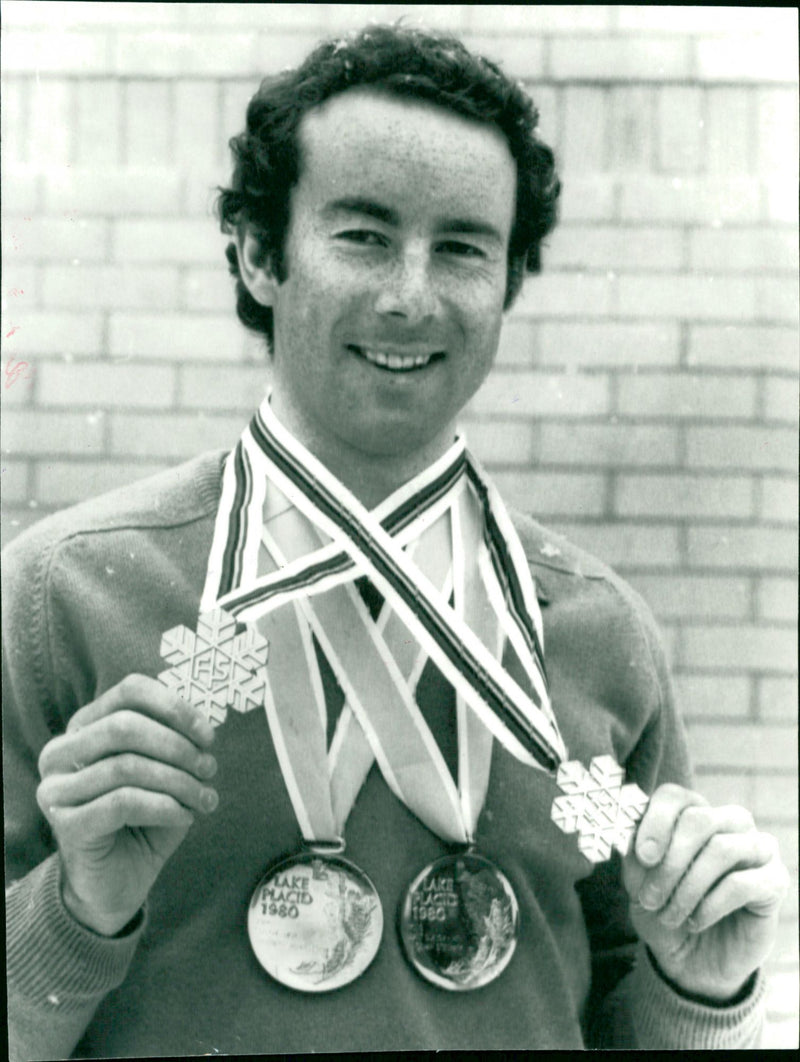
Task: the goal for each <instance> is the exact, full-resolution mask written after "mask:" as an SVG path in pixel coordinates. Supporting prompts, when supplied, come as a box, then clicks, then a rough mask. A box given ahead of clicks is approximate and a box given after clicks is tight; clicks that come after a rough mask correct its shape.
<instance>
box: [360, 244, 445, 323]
mask: <svg viewBox="0 0 800 1062" xmlns="http://www.w3.org/2000/svg"><path fill="white" fill-rule="evenodd" d="M437 306H438V298H437V296H436V292H435V289H434V284H433V278H432V276H431V273H430V269H429V262H428V255H427V251H425V250H422V249H419V248H417V249H414V250H409V251H407V252H406V253H404V254H402V255H399V256H398V257H397V258H396V259H395V261H394V263H393V266H392V269H391V270H390V271H389V273H388V274H387V275H386V277H385V278H384V279H383V282H382V284H381V289H380V292H379V294H378V298H377V302H376V304H375V309H376V311H377V312H378V313H379V314H385V315H387V316H392V317H401V318H403V320H404V321H405V322H406V323H408V324H418V323H421V322H423V321H425V320H426V319H427V318H428V317H432V316H434V314H435V313H436V309H437Z"/></svg>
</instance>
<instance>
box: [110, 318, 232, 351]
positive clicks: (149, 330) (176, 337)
mask: <svg viewBox="0 0 800 1062" xmlns="http://www.w3.org/2000/svg"><path fill="white" fill-rule="evenodd" d="M109 347H110V353H111V355H112V356H113V357H118V358H128V357H136V358H157V359H159V360H161V359H168V360H181V359H183V358H185V359H187V360H189V361H191V360H193V359H201V360H208V359H218V360H220V361H231V360H233V359H235V358H238V357H239V356H240V354H241V351H242V329H241V326H240V325H239V324H238V322H237V321H236V319H235V317H234V315H233V314H227V315H225V316H221V315H212V314H204V315H202V316H201V315H199V314H196V315H194V316H191V317H188V316H187V315H186V314H170V313H164V314H135V313H115V314H112V315H111V318H110V343H109Z"/></svg>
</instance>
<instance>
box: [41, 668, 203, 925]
mask: <svg viewBox="0 0 800 1062" xmlns="http://www.w3.org/2000/svg"><path fill="white" fill-rule="evenodd" d="M213 740H214V729H213V727H212V726H211V725H210V723H208V722H207V721H206V720H205V719H203V718H202V716H200V715H199V714H198V712H197V711H196V710H195V709H193V708H191V707H190V706H189V705H188V704H187V703H186V702H185V701H183V700H182V699H181V698H180V697H177V696H176V695H175V694H174V693H172V692H171V691H170V690H168V689H166V688H165V687H164V686H162V685H161V683H160V682H157V681H156V680H155V679H152V678H147V677H146V676H144V675H128V677H127V678H124V679H123V680H122V681H121V682H120V683H118V684H117V685H116V686H114V687H112V689H110V690H107V691H106V692H105V693H103V694H102V695H101V696H100V697H98V698H97V700H96V701H92V703H91V704H87V705H86V706H85V707H84V708H81V709H80V711H78V712H76V713H75V715H74V716H73V717H72V718H71V719H70V721H69V724H68V725H67V729H66V732H65V733H64V734H62V735H60V736H59V737H57V738H54V739H53V740H52V741H49V742H48V743H47V745H45V747H44V749H43V750H42V754H41V756H40V757H39V772H40V774H41V777H42V782H41V784H40V785H39V788H38V790H37V800H38V802H39V807H40V808H41V809H42V812H43V813H44V815H45V817H46V818H47V821H48V822H49V823H50V825H51V827H52V829H53V832H54V834H55V837H56V840H57V841H58V846H59V852H60V855H61V861H62V868H63V871H62V874H63V896H64V903H65V904H66V906H67V908H68V909H69V910H70V911H71V913H72V914H73V915H74V917H75V918H77V919H78V921H79V922H81V923H83V924H84V925H85V926H88V927H89V928H90V929H92V930H94V931H95V932H97V933H101V934H104V935H106V936H112V935H113V934H115V933H117V932H119V931H120V930H121V929H122V928H123V927H124V926H125V925H127V923H128V922H130V920H131V919H132V918H133V916H134V915H135V914H136V912H137V911H138V910H139V908H140V907H141V906H142V904H143V903H144V901H145V899H146V897H147V894H148V893H149V891H150V889H151V887H152V885H153V882H154V881H155V880H156V878H157V877H158V874H159V872H160V870H161V868H162V867H163V865H164V863H165V862H166V860H167V859H168V858H169V857H170V856H171V855H172V853H173V852H174V851H175V849H176V848H177V847H178V845H179V844H180V843H181V841H183V839H184V837H185V836H186V834H187V832H188V830H189V827H190V826H191V825H192V823H193V822H194V812H210V811H213V810H214V808H215V807H216V806H217V802H218V797H217V793H216V791H215V790H214V789H211V788H209V787H207V786H205V785H204V784H203V783H204V781H205V780H207V779H209V778H211V777H213V775H214V774H215V772H216V769H217V765H216V761H215V760H214V757H213V756H211V755H209V753H208V752H207V751H206V750H207V749H208V748H209V746H210V745H211V743H212V741H213Z"/></svg>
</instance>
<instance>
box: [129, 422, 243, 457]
mask: <svg viewBox="0 0 800 1062" xmlns="http://www.w3.org/2000/svg"><path fill="white" fill-rule="evenodd" d="M244 426H245V423H244V421H243V419H242V418H241V417H216V416H212V415H207V414H205V413H190V414H177V413H173V414H172V415H171V416H169V417H163V416H159V417H155V416H154V417H151V416H147V415H145V414H127V413H115V414H112V415H111V452H112V453H114V454H123V455H125V456H128V457H133V456H138V457H158V458H184V457H187V458H188V457H193V456H195V455H196V454H199V453H202V452H203V451H205V450H213V449H216V448H218V447H219V448H224V449H230V448H231V446H232V445H234V443H235V442H236V440H237V438H238V437H239V435H240V434H241V432H242V429H243V427H244Z"/></svg>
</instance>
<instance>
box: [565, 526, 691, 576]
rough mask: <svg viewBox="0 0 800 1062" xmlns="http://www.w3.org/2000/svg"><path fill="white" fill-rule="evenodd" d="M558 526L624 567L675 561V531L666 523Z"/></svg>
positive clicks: (669, 565)
mask: <svg viewBox="0 0 800 1062" xmlns="http://www.w3.org/2000/svg"><path fill="white" fill-rule="evenodd" d="M558 530H559V531H561V532H562V533H563V534H565V535H566V536H567V537H568V538H570V539H571V540H572V541H573V542H575V544H576V545H578V546H582V547H583V548H584V549H587V550H589V552H590V553H594V554H595V555H596V556H598V557H601V558H602V559H603V560H604V561H605V562H606V563H607V564H610V565H612V566H613V567H615V568H619V570H620V571H623V570H624V569H625V568H626V567H631V568H632V567H636V568H637V569H640V570H648V569H651V568H658V569H661V568H674V567H675V566H676V565H677V564H678V558H679V547H678V532H677V530H676V528H675V527H671V526H667V525H661V526H659V525H654V524H640V523H625V522H619V521H615V522H614V523H611V524H600V523H593V524H567V523H565V522H563V521H562V522H561V523H560V524H559V527H558Z"/></svg>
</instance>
